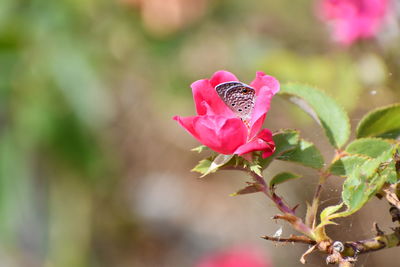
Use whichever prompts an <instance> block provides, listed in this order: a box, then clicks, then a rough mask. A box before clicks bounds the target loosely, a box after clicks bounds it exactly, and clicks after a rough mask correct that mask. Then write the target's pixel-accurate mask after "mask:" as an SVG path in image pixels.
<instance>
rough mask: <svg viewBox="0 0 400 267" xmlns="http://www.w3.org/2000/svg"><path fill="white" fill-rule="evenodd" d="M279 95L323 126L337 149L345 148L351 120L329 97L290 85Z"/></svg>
mask: <svg viewBox="0 0 400 267" xmlns="http://www.w3.org/2000/svg"><path fill="white" fill-rule="evenodd" d="M279 94H281V95H284V96H288V98H289V100H290V101H291V102H293V103H295V104H297V105H298V106H299V107H300V108H301V109H303V110H304V111H305V112H306V113H308V114H309V115H310V116H311V117H312V118H313V119H315V120H316V121H317V122H318V124H319V125H321V126H322V127H323V128H324V130H325V133H326V135H327V137H328V139H329V142H330V143H331V144H332V145H333V146H334V147H336V148H340V147H341V146H343V145H344V144H345V143H346V142H347V140H348V138H349V135H350V124H349V118H348V116H347V114H346V112H345V111H344V110H343V109H342V108H341V107H340V106H339V105H338V104H337V103H336V102H335V101H334V100H333V99H332V98H330V97H329V96H327V95H326V94H325V93H323V92H322V91H320V90H317V89H315V88H312V87H310V86H307V85H302V84H296V83H288V84H285V85H283V86H282V87H281V90H280V92H279Z"/></svg>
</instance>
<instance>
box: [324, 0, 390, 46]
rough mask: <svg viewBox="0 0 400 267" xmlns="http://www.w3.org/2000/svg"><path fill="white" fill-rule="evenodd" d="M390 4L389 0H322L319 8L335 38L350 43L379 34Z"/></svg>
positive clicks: (346, 43) (342, 42)
mask: <svg viewBox="0 0 400 267" xmlns="http://www.w3.org/2000/svg"><path fill="white" fill-rule="evenodd" d="M388 5H389V0H321V1H320V2H319V5H318V9H317V10H318V13H319V15H320V17H321V18H322V19H323V20H325V21H326V22H328V23H330V24H331V26H332V30H333V33H332V34H333V38H334V39H335V40H336V41H337V42H339V43H341V44H344V45H349V44H352V43H353V42H355V41H357V40H359V39H368V38H371V37H374V36H375V35H376V34H377V32H378V31H379V29H380V27H381V25H382V23H383V20H384V18H385V15H386V13H387V11H388Z"/></svg>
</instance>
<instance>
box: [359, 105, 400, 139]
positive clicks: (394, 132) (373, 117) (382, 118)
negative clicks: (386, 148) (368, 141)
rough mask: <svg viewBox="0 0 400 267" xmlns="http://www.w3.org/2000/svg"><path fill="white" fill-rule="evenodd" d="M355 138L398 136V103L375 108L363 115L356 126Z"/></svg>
mask: <svg viewBox="0 0 400 267" xmlns="http://www.w3.org/2000/svg"><path fill="white" fill-rule="evenodd" d="M356 135H357V138H361V137H368V136H377V137H382V138H388V139H396V138H398V137H399V136H400V104H399V103H398V104H394V105H390V106H387V107H383V108H379V109H375V110H373V111H371V112H370V113H368V114H367V115H365V116H364V117H363V118H362V119H361V121H360V123H359V124H358V126H357V130H356Z"/></svg>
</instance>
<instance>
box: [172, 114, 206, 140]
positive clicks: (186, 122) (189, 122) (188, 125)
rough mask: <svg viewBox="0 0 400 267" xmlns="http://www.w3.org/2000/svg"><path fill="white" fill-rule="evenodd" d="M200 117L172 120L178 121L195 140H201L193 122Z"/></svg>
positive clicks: (179, 117) (175, 118)
mask: <svg viewBox="0 0 400 267" xmlns="http://www.w3.org/2000/svg"><path fill="white" fill-rule="evenodd" d="M197 117H198V116H191V117H181V116H174V117H173V118H172V119H173V120H176V121H177V122H178V123H179V124H180V125H181V126H182V127H183V128H184V129H185V130H186V131H188V132H189V133H190V134H191V135H192V136H193V137H194V138H196V139H197V140H199V139H200V137H199V135H198V134H197V132H196V131H195V129H194V127H193V121H194V120H195V119H196V118H197Z"/></svg>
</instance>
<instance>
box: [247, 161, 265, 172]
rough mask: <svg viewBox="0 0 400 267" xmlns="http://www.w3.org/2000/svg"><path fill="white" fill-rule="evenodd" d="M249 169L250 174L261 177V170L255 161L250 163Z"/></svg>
mask: <svg viewBox="0 0 400 267" xmlns="http://www.w3.org/2000/svg"><path fill="white" fill-rule="evenodd" d="M249 168H250V170H251V171H252V172H255V173H256V174H257V175H259V176H262V169H261V166H260V165H259V164H258V161H257V160H254V161H252V162H250V163H249Z"/></svg>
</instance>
